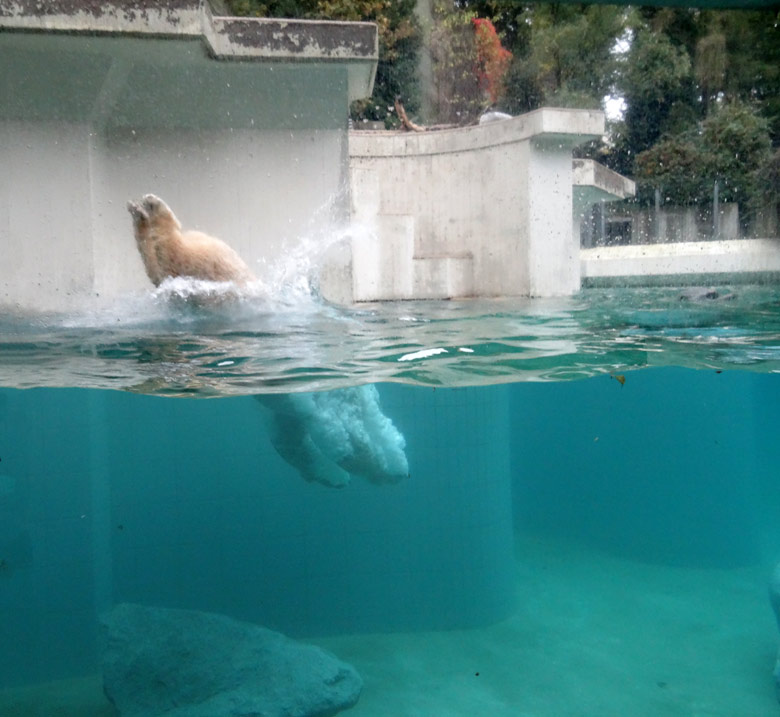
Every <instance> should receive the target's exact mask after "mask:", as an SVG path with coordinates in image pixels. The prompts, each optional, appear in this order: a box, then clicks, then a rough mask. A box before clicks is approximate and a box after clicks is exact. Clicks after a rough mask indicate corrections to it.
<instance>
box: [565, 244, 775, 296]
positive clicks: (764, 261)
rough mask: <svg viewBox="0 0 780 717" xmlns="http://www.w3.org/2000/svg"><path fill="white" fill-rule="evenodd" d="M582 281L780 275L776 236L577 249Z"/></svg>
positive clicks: (675, 280) (643, 281)
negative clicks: (580, 262)
mask: <svg viewBox="0 0 780 717" xmlns="http://www.w3.org/2000/svg"><path fill="white" fill-rule="evenodd" d="M580 257H581V261H582V281H583V284H585V285H600V284H615V283H626V284H632V283H633V284H649V283H670V282H672V283H680V282H691V281H696V282H700V281H703V280H705V279H717V278H720V279H726V280H733V278H734V277H733V275H734V274H740V275H742V277H743V279H748V278H760V277H765V276H768V275H780V241H777V240H776V239H735V240H728V241H704V242H679V243H667V244H632V245H628V246H609V247H594V248H592V249H583V250H582V251H581V252H580Z"/></svg>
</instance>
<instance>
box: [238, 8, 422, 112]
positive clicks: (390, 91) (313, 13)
mask: <svg viewBox="0 0 780 717" xmlns="http://www.w3.org/2000/svg"><path fill="white" fill-rule="evenodd" d="M227 4H228V6H229V8H230V11H231V12H232V13H234V14H235V15H239V16H245V17H246V16H250V17H288V18H304V19H312V20H344V21H352V22H356V21H368V22H375V23H376V24H377V27H378V31H379V63H378V67H377V73H376V81H375V83H374V93H373V95H372V96H371V97H370V98H369V99H367V100H360V101H358V102H355V103H353V105H352V108H351V116H352V118H353V119H354V120H357V121H362V120H363V119H368V120H380V121H385V122H390V123H391V122H393V121H394V120H395V116H394V115H393V114H392V111H393V110H392V107H393V102H394V101H395V98H396V96H397V95H402V97H403V100H404V105H405V106H406V108H407V110H408V111H409V112H413V111H414V110H415V109H416V108H417V106H418V105H419V87H418V79H417V55H418V52H419V48H420V44H421V39H422V35H421V32H420V28H419V25H418V23H417V19H416V16H415V14H414V8H415V0H392V1H391V0H262V1H261V0H227Z"/></svg>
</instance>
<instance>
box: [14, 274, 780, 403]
mask: <svg viewBox="0 0 780 717" xmlns="http://www.w3.org/2000/svg"><path fill="white" fill-rule="evenodd" d="M202 284H203V282H200V283H198V285H194V284H193V282H188V281H187V280H181V279H179V280H176V281H175V282H171V283H170V284H168V285H167V286H164V287H162V288H161V290H158V291H156V292H154V293H147V294H143V295H134V296H128V297H126V298H124V299H122V300H119V301H117V302H115V303H113V304H111V305H101V306H91V307H89V308H85V309H84V310H82V311H80V312H74V313H71V314H67V315H48V316H40V315H38V316H35V317H33V318H30V317H20V316H13V315H10V316H9V315H6V316H5V317H4V318H2V319H0V384H1V385H5V386H13V387H31V386H80V387H94V388H114V389H123V390H130V391H135V392H140V393H148V394H158V395H182V396H186V395H190V396H218V395H246V394H255V393H276V392H291V391H292V392H294V391H306V390H319V389H325V388H336V387H343V386H351V385H356V384H362V383H370V382H374V381H397V382H403V383H410V384H423V385H434V386H436V385H446V386H459V385H484V384H491V383H499V382H511V381H524V380H569V379H575V378H582V377H587V376H592V375H598V374H602V373H616V372H617V373H623V372H625V371H627V370H630V369H635V368H640V367H644V366H648V365H676V366H684V367H690V368H714V369H722V368H728V367H735V366H736V367H740V368H749V369H751V370H755V371H761V372H770V371H777V370H780V289H779V288H777V287H774V286H767V287H760V286H750V287H742V286H741V287H738V288H735V289H733V290H729V289H720V290H719V291H716V292H704V291H702V292H690V291H688V292H681V291H680V290H679V289H668V288H654V289H649V288H644V289H635V288H634V289H631V288H621V289H591V290H585V291H583V292H581V293H580V294H579V295H577V296H575V297H573V298H566V299H502V300H467V301H449V302H430V301H429V302H399V303H388V304H375V305H360V306H357V307H351V308H340V307H336V306H333V305H330V304H327V303H325V302H323V301H322V300H320V299H319V298H318V297H317V296H316V294H315V293H314V292H311V291H310V290H308V288H307V289H306V290H302V289H301V287H297V288H296V290H295V292H293V293H288V294H287V295H285V294H284V293H282V294H281V295H279V294H276V295H275V296H276V298H274V299H273V300H272V299H269V298H268V296H269V294H268V292H267V291H265V290H264V289H263V288H262V287H255V289H254V290H251V291H249V292H247V293H244V294H243V295H240V296H235V295H234V294H233V291H234V290H233V289H232V288H225V287H221V286H220V285H216V286H214V285H212V286H205V287H204V286H203V285H202ZM280 296H281V298H279V297H280Z"/></svg>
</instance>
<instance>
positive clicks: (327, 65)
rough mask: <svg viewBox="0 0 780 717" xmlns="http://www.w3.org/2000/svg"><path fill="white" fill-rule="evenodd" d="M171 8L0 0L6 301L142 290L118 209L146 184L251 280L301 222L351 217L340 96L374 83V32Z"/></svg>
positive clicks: (37, 304) (1, 236)
mask: <svg viewBox="0 0 780 717" xmlns="http://www.w3.org/2000/svg"><path fill="white" fill-rule="evenodd" d="M180 4H181V7H179V6H178V5H177V7H176V8H175V10H176V11H175V12H173V11H170V12H169V11H168V10H167V9H166V10H165V11H162V10H160V9H159V7H158V6H160V3H152V2H140V3H134V4H133V7H132V8H129V7H126V6H124V5H123V4H122V3H117V4H111V3H104V4H101V6H100V9H98V10H94V12H93V11H92V10H89V9H88V10H89V11H86V10H83V9H80V7H81V5H83V3H79V2H73V3H68V4H66V5H64V6H63V5H60V4H51V5H46V6H38V5H35V6H33V5H30V6H29V8H28V9H29V12H28V14H25V11H24V8H23V7H21V6H17V5H16V4H14V3H11V4H10V6H9V7H8V8H6V7H5V5H6V3H4V2H2V0H0V31H2V30H14V32H0V62H2V67H3V72H2V73H0V97H3V98H5V99H4V101H3V102H2V103H0V166H2V167H3V171H2V172H0V243H1V244H2V246H3V257H4V261H3V262H2V263H0V304H2V305H7V306H11V307H16V308H18V309H24V310H36V311H51V310H64V309H67V308H68V307H69V306H71V305H73V304H77V303H80V302H83V301H84V300H85V299H87V298H89V297H94V295H96V294H99V295H100V296H103V297H105V296H112V295H117V294H121V293H125V292H127V291H133V290H146V289H148V288H149V287H150V286H151V284H150V283H149V281H148V279H147V278H146V275H145V273H144V270H143V266H142V264H141V261H140V258H139V257H138V254H137V250H136V248H135V242H134V239H133V233H132V224H131V222H130V217H129V215H128V213H127V210H126V208H125V205H126V202H127V200H128V199H136V198H139V197H140V196H141V195H143V194H145V193H148V192H153V193H155V194H159V195H160V196H162V197H163V198H164V199H165V200H166V201H167V202H168V203H169V204H170V205H171V207H172V208H173V209H174V211H175V212H176V213H177V215H178V216H179V218H180V220H181V221H182V223H183V224H184V226H185V228H197V229H201V230H204V231H207V232H209V233H212V234H214V235H216V236H219V237H221V238H223V239H225V240H226V241H228V242H229V243H230V244H232V245H233V246H234V247H235V248H236V249H237V250H238V251H239V253H241V254H242V255H243V256H244V257H245V258H246V260H247V262H248V263H249V264H250V266H252V268H253V269H254V270H255V271H256V272H257V273H258V274H259V275H260V276H261V278H262V277H263V275H264V273H267V272H269V271H271V270H272V268H273V264H274V262H275V261H276V260H278V258H279V257H280V256H282V255H283V254H284V251H285V246H286V245H287V244H288V243H291V242H294V241H296V240H298V239H299V238H300V237H301V236H302V235H306V234H309V233H311V226H310V222H311V221H312V218H313V217H315V216H317V217H318V218H319V219H320V220H322V218H323V217H325V218H326V219H327V218H328V217H329V216H333V217H334V221H335V220H338V219H341V220H342V221H343V220H344V219H345V218H346V216H347V215H348V212H349V206H348V198H347V131H346V121H347V113H348V102H349V100H350V99H352V98H354V97H356V96H362V95H364V94H367V93H370V91H371V83H372V81H373V73H374V69H375V65H376V28H375V27H374V26H373V25H366V24H360V23H357V24H354V25H351V24H345V23H289V24H285V23H281V22H279V21H262V20H257V21H250V20H246V21H244V20H241V21H239V20H231V19H229V18H213V17H212V16H211V14H210V13H209V11H208V8H206V6H205V5H204V4H203V3H199V2H197V1H195V2H184V1H183V0H182V2H181V3H180ZM22 5H24V4H22ZM141 6H144V7H141ZM146 6H148V7H146ZM185 6H186V7H185ZM20 7H21V9H20ZM25 7H27V6H25ZM61 7H66V8H68V9H67V10H59V11H57V12H56V13H55V11H56V10H57V8H61ZM90 7H91V6H90ZM166 7H167V6H166ZM9 8H10V9H9ZM47 10H48V11H50V12H49V14H47ZM142 10H143V12H142ZM90 18H91V19H90ZM90 28H91V30H90ZM44 29H45V30H46V32H38V30H44ZM27 30H36V32H27ZM350 31H351V32H352V34H351V35H350ZM109 32H110V33H112V34H111V35H107V34H101V33H109ZM329 33H330V34H329ZM263 43H265V44H263ZM217 58H219V60H220V61H217ZM237 58H240V59H241V60H242V61H241V62H234V61H230V60H231V59H237ZM323 208H325V211H323Z"/></svg>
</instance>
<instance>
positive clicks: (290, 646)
mask: <svg viewBox="0 0 780 717" xmlns="http://www.w3.org/2000/svg"><path fill="white" fill-rule="evenodd" d="M101 638H102V641H103V655H102V663H103V689H104V691H105V693H106V696H107V697H108V699H109V700H111V702H112V703H113V704H114V706H115V707H116V708H117V710H118V712H119V714H120V715H121V717H142V716H143V717H154V716H156V715H165V716H166V717H259V716H262V717H276V716H279V717H282V716H284V717H327V716H328V715H335V714H337V713H338V712H340V711H341V710H343V709H347V708H349V707H352V706H353V705H354V704H355V703H356V702H357V700H358V697H359V696H360V690H361V688H362V686H363V681H362V679H361V678H360V675H358V673H357V672H356V670H355V669H354V668H353V667H352V666H351V665H348V664H347V663H345V662H341V661H340V660H339V659H338V658H336V657H335V656H334V655H332V654H331V653H329V652H326V651H325V650H322V649H320V648H319V647H315V646H313V645H305V644H302V643H299V642H296V641H294V640H291V639H290V638H288V637H285V636H284V635H282V634H281V633H278V632H273V631H272V630H267V629H265V628H263V627H259V626H257V625H252V624H249V623H244V622H238V621H236V620H232V619H230V618H228V617H225V616H222V615H214V614H211V613H205V612H197V611H195V610H172V609H164V608H156V607H144V606H141V605H129V604H122V605H117V606H116V607H115V608H114V609H113V610H112V611H111V612H109V613H108V614H106V615H105V616H103V618H102V619H101Z"/></svg>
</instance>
